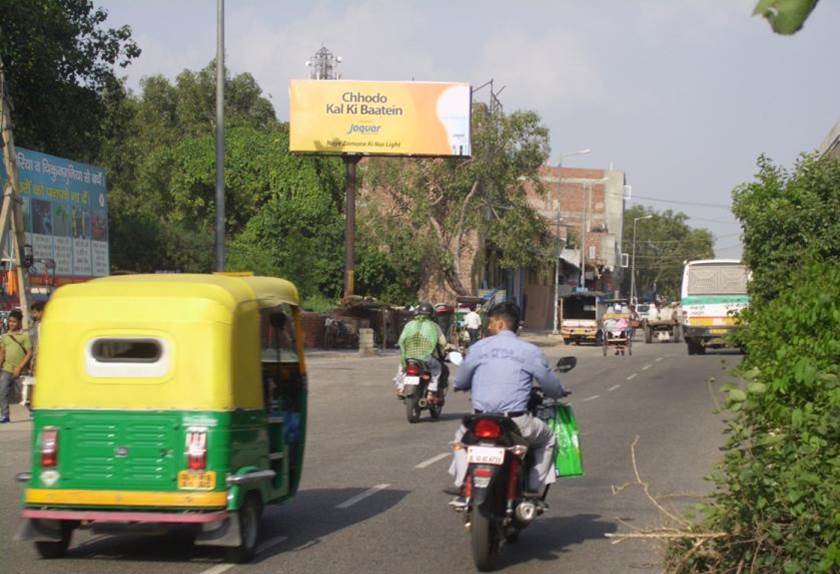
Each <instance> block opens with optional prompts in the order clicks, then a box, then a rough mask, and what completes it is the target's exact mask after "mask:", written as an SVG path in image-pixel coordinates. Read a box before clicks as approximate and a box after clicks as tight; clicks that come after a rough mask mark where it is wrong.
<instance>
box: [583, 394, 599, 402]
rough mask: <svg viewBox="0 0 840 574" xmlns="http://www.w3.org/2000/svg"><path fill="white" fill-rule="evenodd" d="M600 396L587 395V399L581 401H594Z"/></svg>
mask: <svg viewBox="0 0 840 574" xmlns="http://www.w3.org/2000/svg"><path fill="white" fill-rule="evenodd" d="M598 397H599V395H592V396H591V397H586V398H585V399H583V401H581V402H584V403H585V402H586V401H594V400H595V399H597V398H598Z"/></svg>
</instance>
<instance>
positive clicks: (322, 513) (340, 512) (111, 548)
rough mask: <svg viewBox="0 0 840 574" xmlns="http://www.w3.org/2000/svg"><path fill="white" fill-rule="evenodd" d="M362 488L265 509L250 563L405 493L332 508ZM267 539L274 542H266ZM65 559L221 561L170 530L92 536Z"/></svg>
mask: <svg viewBox="0 0 840 574" xmlns="http://www.w3.org/2000/svg"><path fill="white" fill-rule="evenodd" d="M365 490H366V489H365V488H334V489H312V490H302V491H299V492H298V494H297V496H296V497H295V498H294V499H293V500H291V501H290V502H288V503H287V504H284V505H281V506H270V507H268V508H266V509H265V511H264V513H263V520H262V529H263V531H262V543H263V544H266V543H268V545H269V546H268V547H267V548H264V549H263V551H262V552H260V553H259V554H258V555H257V558H256V560H255V561H254V562H262V561H264V560H268V559H270V558H271V557H272V556H275V555H277V554H280V553H282V552H288V551H298V550H303V549H305V548H309V547H311V546H314V545H316V544H319V543H320V542H321V540H322V539H323V538H324V537H326V536H328V535H330V534H332V533H334V532H337V531H339V530H342V529H344V528H347V527H349V526H353V525H355V524H358V523H360V522H364V521H365V520H368V519H369V518H372V517H374V516H376V515H378V514H381V513H383V512H386V511H387V510H389V509H390V508H391V507H393V506H396V505H397V504H398V503H399V502H400V501H401V500H402V499H403V498H404V497H405V496H406V495H407V494H408V491H407V490H392V489H385V490H382V491H380V492H377V493H375V494H374V495H372V496H371V497H369V498H366V499H364V500H363V501H361V502H359V503H358V504H355V505H353V506H350V507H349V508H343V509H342V508H336V507H337V506H338V505H339V504H341V503H342V502H345V501H347V500H349V499H351V498H353V497H354V496H356V495H358V494H361V493H362V492H364V491H365ZM272 539H273V540H276V541H277V543H276V544H271V541H272ZM66 559H67V560H74V559H75V560H80V559H82V560H91V559H94V560H115V561H133V562H196V563H205V562H206V563H219V562H222V561H223V560H224V551H223V549H221V548H217V547H211V546H193V545H192V543H191V540H190V539H189V537H188V536H187V535H186V532H180V531H171V532H169V533H166V534H162V533H159V532H157V533H149V534H147V535H141V534H133V533H132V534H130V535H114V536H104V537H96V538H94V539H92V540H90V541H87V542H83V543H82V544H80V545H78V546H76V547H74V548H71V549H70V551H69V552H68V553H67V557H66Z"/></svg>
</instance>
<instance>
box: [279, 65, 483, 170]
mask: <svg viewBox="0 0 840 574" xmlns="http://www.w3.org/2000/svg"><path fill="white" fill-rule="evenodd" d="M470 95H471V94H470V86H469V84H462V83H443V82H363V81H351V80H292V82H291V86H290V88H289V150H290V151H293V152H314V153H327V154H364V155H423V156H456V157H459V156H461V157H466V156H469V155H470V153H471V151H470V102H471V97H470Z"/></svg>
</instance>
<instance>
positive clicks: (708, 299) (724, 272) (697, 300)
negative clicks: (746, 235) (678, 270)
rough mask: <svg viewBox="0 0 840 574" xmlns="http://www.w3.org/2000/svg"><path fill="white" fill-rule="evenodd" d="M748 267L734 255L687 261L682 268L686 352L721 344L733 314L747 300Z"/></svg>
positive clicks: (699, 351)
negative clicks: (729, 257)
mask: <svg viewBox="0 0 840 574" xmlns="http://www.w3.org/2000/svg"><path fill="white" fill-rule="evenodd" d="M749 277H750V274H749V270H748V269H747V267H746V266H745V265H744V264H743V263H742V262H741V261H739V260H737V259H703V260H699V261H689V262H688V263H686V264H685V269H684V270H683V280H682V293H681V299H682V301H681V305H682V310H683V319H682V329H683V336H684V337H685V342H686V345H687V346H688V354H689V355H702V354H704V353H705V352H706V348H708V347H723V346H725V343H726V342H725V340H724V337H725V335H726V334H727V332H729V331H730V330H731V329H733V328H735V326H736V318H735V315H736V314H737V313H738V312H739V311H741V310H742V309H744V308H745V307H746V306H747V305H748V304H749V295H747V283H748V282H749Z"/></svg>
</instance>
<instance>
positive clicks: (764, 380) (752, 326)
mask: <svg viewBox="0 0 840 574" xmlns="http://www.w3.org/2000/svg"><path fill="white" fill-rule="evenodd" d="M790 284H791V285H792V287H790V288H788V289H786V290H784V291H782V292H781V293H780V294H779V295H778V296H777V297H776V298H775V299H773V300H772V301H769V302H767V303H765V304H761V305H757V306H755V307H753V308H752V309H750V310H748V311H746V317H745V319H746V323H747V324H748V327H746V328H745V329H744V330H743V332H742V335H741V342H742V343H743V344H744V345H745V346H746V349H747V353H748V354H747V357H746V358H745V360H744V362H743V364H742V366H741V367H740V374H741V375H742V376H743V378H744V379H745V381H746V384H745V386H744V387H731V388H728V389H727V390H728V393H729V398H728V401H727V408H728V409H729V411H731V412H732V413H734V416H733V417H732V418H731V419H730V421H729V422H728V423H727V431H728V435H729V436H728V440H727V444H726V447H725V458H724V462H723V463H722V465H721V467H720V468H719V469H718V472H717V473H716V474H715V475H713V480H714V481H715V483H716V490H715V492H714V494H713V495H712V498H711V500H710V502H709V503H708V504H706V505H704V507H703V508H704V511H705V515H706V519H705V523H704V524H703V528H704V529H709V530H713V531H721V532H725V533H726V535H725V536H723V537H720V538H715V539H713V540H710V541H708V542H707V543H706V544H704V545H703V546H701V548H700V549H699V550H697V551H695V552H693V553H691V554H690V555H687V553H686V551H687V550H688V549H689V548H690V547H691V545H692V542H693V541H688V542H680V543H676V544H675V545H673V546H672V548H671V553H670V558H669V562H670V564H669V566H670V571H678V572H724V571H734V570H736V569H738V568H739V565H741V569H742V570H743V571H744V572H756V571H757V572H785V573H791V574H793V573H800V572H836V571H838V570H840V422H839V421H840V382H839V381H840V366H838V364H839V363H840V337H839V336H838V333H840V266H838V265H837V264H835V263H831V262H825V261H823V262H819V263H812V264H810V265H806V266H805V267H804V268H803V269H802V270H801V271H798V272H795V271H794V272H792V273H791V282H790ZM687 556H688V557H687ZM739 571H740V569H739Z"/></svg>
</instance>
